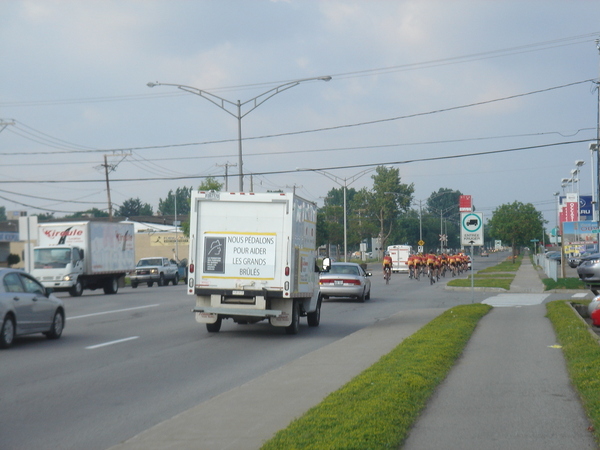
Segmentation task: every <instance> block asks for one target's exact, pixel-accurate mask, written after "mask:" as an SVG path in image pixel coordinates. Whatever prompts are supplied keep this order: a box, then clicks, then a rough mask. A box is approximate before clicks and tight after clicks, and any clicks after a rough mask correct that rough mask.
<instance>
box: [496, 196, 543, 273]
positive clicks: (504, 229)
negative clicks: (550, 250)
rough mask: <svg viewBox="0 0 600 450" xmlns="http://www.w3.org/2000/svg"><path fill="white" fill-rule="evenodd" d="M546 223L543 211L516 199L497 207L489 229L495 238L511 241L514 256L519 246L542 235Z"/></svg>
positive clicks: (527, 243)
mask: <svg viewBox="0 0 600 450" xmlns="http://www.w3.org/2000/svg"><path fill="white" fill-rule="evenodd" d="M545 223H546V221H545V220H544V218H543V215H542V213H541V212H540V211H537V210H536V209H535V207H534V206H533V205H532V204H531V203H527V204H523V203H521V202H518V201H515V202H513V203H505V204H504V205H500V206H499V207H498V208H496V209H495V210H494V213H493V216H492V218H491V219H490V220H489V221H488V223H487V229H488V232H489V234H490V236H491V237H492V238H493V239H500V240H502V241H504V242H510V244H511V246H512V249H513V256H514V255H516V254H517V250H518V248H519V247H522V246H526V245H529V243H530V241H531V239H536V238H537V239H539V238H540V237H541V236H542V234H543V233H544V224H545ZM513 261H514V259H513Z"/></svg>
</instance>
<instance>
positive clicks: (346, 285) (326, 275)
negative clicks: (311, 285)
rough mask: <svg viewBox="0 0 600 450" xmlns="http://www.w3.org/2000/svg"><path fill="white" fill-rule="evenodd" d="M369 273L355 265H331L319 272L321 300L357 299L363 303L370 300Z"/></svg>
mask: <svg viewBox="0 0 600 450" xmlns="http://www.w3.org/2000/svg"><path fill="white" fill-rule="evenodd" d="M370 276H371V272H365V271H364V270H363V268H362V267H361V266H360V265H359V264H356V263H350V262H344V263H342V262H337V263H331V265H330V266H329V270H328V271H326V272H321V274H320V276H319V286H320V290H321V296H322V298H323V299H328V298H329V297H350V298H357V299H358V300H359V301H361V302H364V301H365V300H368V299H370V298H371V280H369V277H370Z"/></svg>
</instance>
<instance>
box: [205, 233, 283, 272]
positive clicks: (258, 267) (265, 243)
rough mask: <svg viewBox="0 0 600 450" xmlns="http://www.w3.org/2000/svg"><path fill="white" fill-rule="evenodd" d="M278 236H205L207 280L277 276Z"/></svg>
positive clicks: (225, 234) (210, 234)
mask: <svg viewBox="0 0 600 450" xmlns="http://www.w3.org/2000/svg"><path fill="white" fill-rule="evenodd" d="M276 248H277V235H276V234H275V233H252V234H244V233H212V232H207V233H205V234H204V278H235V279H238V278H251V279H260V280H272V279H273V278H274V277H275V255H276Z"/></svg>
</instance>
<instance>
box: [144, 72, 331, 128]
mask: <svg viewBox="0 0 600 450" xmlns="http://www.w3.org/2000/svg"><path fill="white" fill-rule="evenodd" d="M315 80H321V81H329V80H331V77H330V76H326V77H314V78H303V79H301V80H294V81H289V82H287V83H284V84H281V85H279V86H276V87H274V88H272V89H269V90H268V91H265V92H263V93H262V94H260V95H257V96H256V97H253V98H251V99H249V100H246V101H245V102H243V103H242V102H240V101H239V100H238V101H237V102H232V101H230V100H227V99H225V98H223V97H219V96H218V95H215V94H211V93H210V92H207V91H203V90H202V89H198V88H195V87H193V86H186V85H184V84H173V83H159V82H156V83H148V84H147V86H148V87H154V86H174V87H176V88H178V89H181V90H182V91H186V92H189V93H190V94H195V95H199V96H200V97H203V98H205V99H206V100H208V101H209V102H211V103H212V104H214V105H217V106H218V107H219V108H221V109H222V110H223V111H225V112H226V113H228V114H230V115H232V116H233V117H235V118H236V119H238V120H241V119H242V118H244V117H245V116H247V115H248V114H250V113H251V112H252V111H254V110H255V109H256V108H258V107H259V106H260V105H262V104H263V103H264V102H266V101H267V100H269V99H270V98H271V97H274V96H275V95H277V94H279V93H280V92H284V91H287V90H288V89H291V88H293V87H295V86H298V85H299V84H300V83H303V82H305V81H315ZM248 103H253V105H252V107H251V108H250V109H248V110H247V111H246V112H245V113H244V114H242V112H241V107H242V106H244V105H247V104H248ZM227 105H231V106H233V107H234V108H235V112H231V111H230V110H229V109H227Z"/></svg>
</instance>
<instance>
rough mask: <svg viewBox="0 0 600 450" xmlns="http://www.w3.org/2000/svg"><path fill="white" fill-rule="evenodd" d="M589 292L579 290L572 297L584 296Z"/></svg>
mask: <svg viewBox="0 0 600 450" xmlns="http://www.w3.org/2000/svg"><path fill="white" fill-rule="evenodd" d="M587 295H588V293H587V292H585V293H584V292H579V293H577V294H573V297H572V298H583V297H587Z"/></svg>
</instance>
